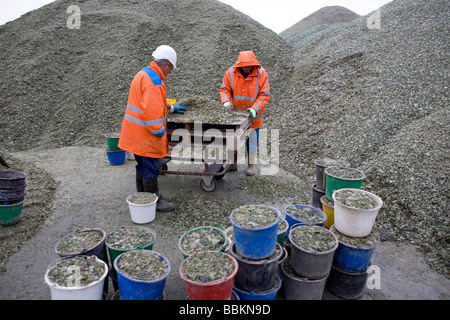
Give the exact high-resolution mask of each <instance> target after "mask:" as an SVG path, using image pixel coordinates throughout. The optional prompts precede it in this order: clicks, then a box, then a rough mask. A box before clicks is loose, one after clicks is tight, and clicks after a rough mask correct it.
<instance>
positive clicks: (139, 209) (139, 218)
mask: <svg viewBox="0 0 450 320" xmlns="http://www.w3.org/2000/svg"><path fill="white" fill-rule="evenodd" d="M132 196H133V195H130V196H128V197H127V199H126V200H127V203H128V208H129V210H130V215H131V221H133V222H134V223H137V224H145V223H150V222H152V221H153V220H155V217H156V202H158V196H156V200H155V201H153V202H152V203H146V204H136V203H132V202H130V198H131V197H132Z"/></svg>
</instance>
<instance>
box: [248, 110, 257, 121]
mask: <svg viewBox="0 0 450 320" xmlns="http://www.w3.org/2000/svg"><path fill="white" fill-rule="evenodd" d="M247 111H248V113H250V116H251V117H252V119H255V117H256V110H255V109H253V108H248V109H247Z"/></svg>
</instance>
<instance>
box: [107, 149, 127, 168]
mask: <svg viewBox="0 0 450 320" xmlns="http://www.w3.org/2000/svg"><path fill="white" fill-rule="evenodd" d="M106 154H107V156H108V160H109V163H110V164H111V165H113V166H117V165H121V164H124V163H125V160H126V151H125V150H116V151H111V150H106Z"/></svg>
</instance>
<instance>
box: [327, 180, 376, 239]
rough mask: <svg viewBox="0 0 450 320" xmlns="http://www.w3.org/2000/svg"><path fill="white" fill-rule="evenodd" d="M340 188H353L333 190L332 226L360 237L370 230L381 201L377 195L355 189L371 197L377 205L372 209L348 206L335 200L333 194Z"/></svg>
mask: <svg viewBox="0 0 450 320" xmlns="http://www.w3.org/2000/svg"><path fill="white" fill-rule="evenodd" d="M341 190H353V189H350V188H346V189H339V190H335V191H334V192H333V200H334V226H335V227H336V229H337V231H339V232H340V233H343V234H344V235H346V236H349V237H355V238H362V237H365V236H368V235H369V234H370V233H371V232H372V228H373V225H374V223H375V219H376V217H377V215H378V211H379V210H380V208H381V207H382V206H383V201H382V200H381V198H380V197H378V196H377V195H375V194H373V193H370V192H368V191H365V190H361V189H356V190H358V191H360V192H363V193H366V194H368V195H370V196H371V197H373V198H374V199H375V201H376V202H377V206H376V207H375V208H373V209H360V208H352V207H348V206H346V205H344V204H342V203H340V202H339V201H336V199H335V194H336V192H337V191H341Z"/></svg>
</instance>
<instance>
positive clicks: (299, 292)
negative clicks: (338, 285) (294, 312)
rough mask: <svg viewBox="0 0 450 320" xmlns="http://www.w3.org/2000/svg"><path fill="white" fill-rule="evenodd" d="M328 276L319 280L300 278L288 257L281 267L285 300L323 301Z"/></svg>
mask: <svg viewBox="0 0 450 320" xmlns="http://www.w3.org/2000/svg"><path fill="white" fill-rule="evenodd" d="M327 276H328V275H326V276H325V277H323V278H322V279H317V280H310V279H307V278H303V277H300V276H298V275H296V274H295V272H294V271H293V270H292V268H291V264H290V258H289V257H288V258H287V259H286V260H284V262H283V263H282V265H281V277H282V279H283V290H284V298H285V299H286V300H321V299H322V295H323V291H324V289H325V284H326V280H327Z"/></svg>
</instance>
